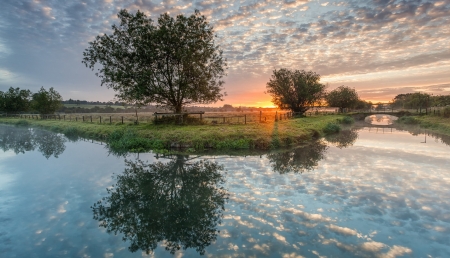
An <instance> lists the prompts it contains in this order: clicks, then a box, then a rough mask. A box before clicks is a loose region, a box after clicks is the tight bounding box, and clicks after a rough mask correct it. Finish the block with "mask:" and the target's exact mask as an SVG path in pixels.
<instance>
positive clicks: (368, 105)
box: [353, 99, 373, 110]
mask: <svg viewBox="0 0 450 258" xmlns="http://www.w3.org/2000/svg"><path fill="white" fill-rule="evenodd" d="M372 105H373V103H372V102H371V101H365V100H362V99H359V100H358V101H357V102H356V104H355V105H354V106H353V108H355V109H359V110H370V109H372Z"/></svg>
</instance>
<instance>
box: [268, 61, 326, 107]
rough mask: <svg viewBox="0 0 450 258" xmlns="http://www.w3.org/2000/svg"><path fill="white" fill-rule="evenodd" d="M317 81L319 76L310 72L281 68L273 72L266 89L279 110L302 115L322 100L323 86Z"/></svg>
mask: <svg viewBox="0 0 450 258" xmlns="http://www.w3.org/2000/svg"><path fill="white" fill-rule="evenodd" d="M319 80H320V75H318V74H316V73H314V72H312V71H304V70H301V71H299V70H295V71H294V70H289V69H285V68H283V69H280V70H274V71H273V74H272V77H271V78H270V81H269V82H268V83H267V85H266V89H267V93H269V94H270V95H271V96H272V102H273V103H274V104H275V105H277V106H278V107H279V108H281V109H289V110H291V111H293V112H298V113H301V114H303V113H305V112H306V111H307V110H308V109H309V108H310V107H313V106H314V104H315V103H317V102H318V101H320V99H321V98H323V95H324V93H325V85H323V84H321V83H319Z"/></svg>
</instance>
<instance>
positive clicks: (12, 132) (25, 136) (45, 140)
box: [0, 126, 66, 159]
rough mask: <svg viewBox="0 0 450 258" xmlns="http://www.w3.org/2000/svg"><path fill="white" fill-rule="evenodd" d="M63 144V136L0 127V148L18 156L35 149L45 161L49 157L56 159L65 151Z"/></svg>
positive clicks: (43, 131)
mask: <svg viewBox="0 0 450 258" xmlns="http://www.w3.org/2000/svg"><path fill="white" fill-rule="evenodd" d="M65 142H66V139H65V138H64V136H62V135H60V134H57V133H54V132H50V131H45V130H39V129H32V128H22V127H13V126H1V127H0V148H1V149H2V150H3V151H8V150H12V151H14V153H16V154H19V153H25V152H26V151H33V150H35V149H36V148H37V150H38V151H39V152H40V153H42V155H43V156H44V157H46V158H47V159H48V158H50V157H51V156H54V157H55V158H58V156H59V155H61V154H62V153H63V152H64V150H65V149H66V146H65Z"/></svg>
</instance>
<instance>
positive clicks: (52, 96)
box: [0, 87, 62, 114]
mask: <svg viewBox="0 0 450 258" xmlns="http://www.w3.org/2000/svg"><path fill="white" fill-rule="evenodd" d="M61 101H62V97H61V95H60V94H59V93H58V92H57V91H56V90H55V89H53V88H50V89H49V90H48V91H47V90H46V89H44V87H41V89H40V90H39V91H38V92H36V93H32V92H31V91H30V90H23V89H20V88H13V87H10V88H9V90H8V91H5V92H3V91H0V112H4V113H6V114H18V113H22V112H30V111H31V112H37V113H39V114H53V113H55V111H57V110H58V109H60V108H61V106H62V103H61Z"/></svg>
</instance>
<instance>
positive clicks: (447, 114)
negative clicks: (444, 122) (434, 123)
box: [442, 107, 450, 118]
mask: <svg viewBox="0 0 450 258" xmlns="http://www.w3.org/2000/svg"><path fill="white" fill-rule="evenodd" d="M442 116H443V117H445V118H449V117H450V107H445V108H444V110H442Z"/></svg>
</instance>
